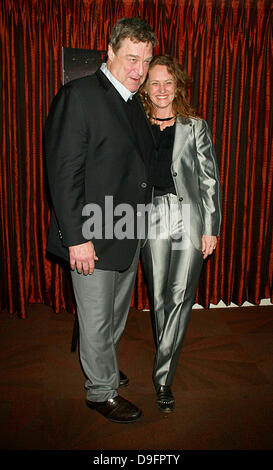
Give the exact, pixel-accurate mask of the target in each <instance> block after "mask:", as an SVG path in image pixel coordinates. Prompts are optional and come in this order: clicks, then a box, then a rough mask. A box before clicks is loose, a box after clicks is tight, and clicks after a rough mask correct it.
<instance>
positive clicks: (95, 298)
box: [71, 245, 140, 401]
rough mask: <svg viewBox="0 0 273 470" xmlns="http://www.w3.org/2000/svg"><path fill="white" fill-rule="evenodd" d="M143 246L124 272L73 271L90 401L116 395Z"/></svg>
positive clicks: (81, 345)
mask: <svg viewBox="0 0 273 470" xmlns="http://www.w3.org/2000/svg"><path fill="white" fill-rule="evenodd" d="M139 250H140V246H139V245H138V248H137V250H136V253H135V256H134V259H133V262H132V264H131V266H130V267H129V268H128V269H127V270H126V271H122V272H118V271H104V270H101V269H95V270H94V273H93V274H91V275H88V276H85V275H83V274H79V273H78V272H77V271H76V270H75V271H71V275H72V282H73V289H74V294H75V298H76V303H77V314H78V319H79V330H80V340H79V354H80V360H81V364H82V367H83V370H84V372H85V374H86V377H87V381H86V384H85V388H86V389H87V399H88V400H91V401H106V400H109V399H110V398H113V397H115V396H116V395H117V388H118V386H119V379H120V378H119V367H118V362H117V356H116V346H117V344H118V342H119V339H120V337H121V334H122V332H123V330H124V328H125V324H126V320H127V316H128V312H129V308H130V303H131V299H132V293H133V288H134V283H135V278H136V273H137V267H138V260H139Z"/></svg>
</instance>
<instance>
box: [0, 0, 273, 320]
mask: <svg viewBox="0 0 273 470" xmlns="http://www.w3.org/2000/svg"><path fill="white" fill-rule="evenodd" d="M124 16H140V17H142V18H144V19H146V20H147V21H148V22H149V23H150V24H151V26H152V27H153V29H154V30H155V32H156V33H157V35H158V38H159V46H158V47H157V50H156V51H155V52H166V53H170V54H172V55H174V56H176V57H177V58H178V59H179V60H180V62H181V63H182V64H183V65H184V66H185V68H186V69H187V70H188V73H189V75H190V76H191V77H192V86H191V89H190V98H191V102H192V103H193V104H194V105H195V106H196V108H197V110H198V112H199V113H200V114H201V115H202V116H203V117H204V118H205V119H206V120H207V121H208V122H209V125H210V127H211V129H212V133H213V138H214V143H215V147H216V152H217V157H218V162H219V167H220V174H221V185H222V200H223V201H222V205H223V223H222V230H221V235H220V239H219V244H218V247H217V251H216V252H215V254H214V255H213V256H212V257H211V258H210V259H209V260H208V261H207V262H205V265H204V269H203V272H202V275H201V279H200V283H199V288H198V292H197V296H196V302H198V303H199V304H201V305H202V306H204V307H208V306H209V304H210V302H212V303H214V304H217V303H218V302H219V301H220V300H223V301H224V302H225V303H226V304H229V303H230V302H234V303H236V304H238V305H241V304H242V303H243V302H244V301H246V300H247V301H249V302H252V303H254V304H258V303H259V302H260V300H261V299H262V298H270V299H271V301H273V298H272V267H273V254H272V251H273V250H272V194H273V189H272V173H273V162H272V120H273V117H272V97H273V76H272V51H273V43H272V27H273V26H272V25H273V7H272V2H271V1H270V0H245V1H243V0H230V1H229V0H165V1H162V0H135V1H133V0H131V1H130V0H123V1H122V0H117V1H111V0H108V1H107V0H70V1H67V0H43V1H42V2H41V1H40V0H20V1H16V0H2V2H1V6H0V33H1V58H0V64H1V78H2V87H1V93H0V100H1V109H2V114H1V131H0V132H1V159H0V165H1V167H0V170H1V188H0V204H1V205H0V211H1V213H0V217H1V219H0V220H1V222H0V223H1V226H0V237H1V259H0V263H1V265H0V272H1V273H0V276H1V278H0V279H1V297H0V302H1V304H0V307H1V310H4V309H7V310H8V312H9V313H11V314H12V313H14V312H17V313H18V315H19V316H20V317H21V318H25V317H26V316H27V311H28V306H29V305H30V304H31V303H45V304H47V305H50V306H52V307H53V309H54V311H55V312H60V311H61V310H62V309H66V310H68V311H73V312H74V299H73V294H72V290H71V285H70V277H69V272H68V271H67V270H66V269H65V268H63V267H61V266H59V265H58V264H56V263H55V262H53V261H52V260H50V259H48V258H47V257H46V254H45V247H46V237H47V230H48V226H49V204H48V199H47V186H46V181H45V171H44V158H43V127H44V122H45V118H46V115H47V113H48V110H49V105H50V102H51V100H52V98H53V96H54V95H55V94H56V92H57V90H58V88H59V87H60V86H61V80H62V63H61V58H62V54H61V48H62V46H64V47H75V48H84V49H99V50H105V49H106V48H107V43H108V39H109V34H110V31H111V29H112V27H113V25H114V23H115V22H116V21H117V20H118V19H119V18H121V17H124ZM270 67H271V68H270ZM132 305H134V306H136V307H137V308H139V309H142V308H145V307H146V308H147V307H148V302H147V294H146V288H145V285H144V282H143V278H142V273H141V270H140V268H139V272H138V277H137V283H136V287H135V290H134V296H133V299H132Z"/></svg>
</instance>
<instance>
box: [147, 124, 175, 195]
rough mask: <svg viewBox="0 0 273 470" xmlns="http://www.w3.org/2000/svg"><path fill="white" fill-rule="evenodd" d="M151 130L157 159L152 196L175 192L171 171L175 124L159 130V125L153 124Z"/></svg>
mask: <svg viewBox="0 0 273 470" xmlns="http://www.w3.org/2000/svg"><path fill="white" fill-rule="evenodd" d="M152 130H153V134H154V137H155V141H156V147H157V161H156V165H155V171H154V178H153V183H154V196H162V195H163V194H167V193H173V194H176V190H175V186H174V182H173V178H172V173H171V164H172V153H173V143H174V131H175V125H173V126H168V127H165V129H163V130H162V131H161V130H160V126H158V125H156V124H153V125H152Z"/></svg>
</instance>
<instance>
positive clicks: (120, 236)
mask: <svg viewBox="0 0 273 470" xmlns="http://www.w3.org/2000/svg"><path fill="white" fill-rule="evenodd" d="M156 42H157V40H156V36H155V34H154V33H153V31H152V30H151V27H150V26H149V25H148V24H147V23H146V22H145V21H143V20H141V19H140V18H123V19H121V20H119V21H118V22H117V23H116V25H115V26H114V28H113V30H112V34H111V38H110V43H109V45H108V59H107V63H106V64H105V63H104V64H102V66H101V68H100V69H99V70H97V71H96V73H95V74H93V75H90V76H88V77H84V78H80V79H77V80H73V81H71V82H69V83H67V84H66V85H65V86H63V87H62V88H61V89H60V91H59V92H58V94H57V96H56V97H55V99H54V101H53V103H52V105H51V108H50V112H49V116H48V118H47V122H46V126H45V150H46V161H47V170H48V180H49V187H50V192H51V197H52V202H53V210H52V216H51V223H50V229H49V235H48V244H47V249H48V251H49V252H51V253H53V254H55V255H57V256H59V257H60V258H62V259H65V260H67V261H68V262H69V263H70V267H71V274H72V282H73V289H74V294H75V298H76V302H77V314H78V319H79V326H80V342H79V344H80V360H81V363H82V366H83V369H84V372H85V374H86V376H87V381H86V384H85V388H86V389H87V402H86V403H87V405H88V406H89V407H90V408H92V409H95V410H97V411H99V412H100V413H101V414H102V415H103V416H105V417H106V418H107V419H109V420H111V421H114V422H119V423H130V422H134V421H137V420H138V419H140V417H141V415H142V411H141V410H140V409H139V408H138V407H136V406H135V405H133V404H132V403H130V402H129V401H128V400H125V399H124V398H123V397H121V396H120V395H119V394H118V392H117V389H118V388H119V387H120V386H125V385H127V384H128V378H127V377H126V376H125V374H123V373H121V371H119V368H118V363H117V356H116V346H117V344H118V341H119V339H120V337H121V334H122V332H123V330H124V327H125V323H126V319H127V315H128V311H129V307H130V301H131V297H132V292H133V287H134V282H135V277H136V272H137V266H138V259H139V250H140V240H139V237H138V236H137V233H136V232H138V233H139V227H138V220H139V215H140V212H139V210H138V207H139V204H140V205H146V204H148V203H150V202H151V194H152V184H151V168H152V165H153V160H154V151H155V149H154V141H153V138H152V134H151V131H150V128H149V124H148V121H147V119H146V116H145V113H144V110H143V108H142V105H141V103H140V101H139V99H138V97H137V95H136V92H137V90H138V88H139V86H140V85H141V84H142V83H143V82H144V80H145V78H146V75H147V71H148V67H149V62H150V60H151V59H152V53H153V47H154V46H155V44H156ZM124 212H125V215H126V217H124ZM91 215H92V217H90V216H91ZM122 216H123V217H122ZM124 228H125V230H124Z"/></svg>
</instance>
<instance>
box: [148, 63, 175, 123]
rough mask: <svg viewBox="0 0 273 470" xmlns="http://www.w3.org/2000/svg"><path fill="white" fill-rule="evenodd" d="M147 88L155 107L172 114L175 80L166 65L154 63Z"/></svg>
mask: <svg viewBox="0 0 273 470" xmlns="http://www.w3.org/2000/svg"><path fill="white" fill-rule="evenodd" d="M146 89H147V92H148V95H149V97H150V99H151V101H152V103H153V105H154V107H155V108H156V109H157V110H158V111H159V110H162V111H163V109H164V110H165V112H166V113H167V112H169V113H170V115H171V114H172V102H173V100H174V95H175V81H174V78H173V76H172V75H171V74H170V73H169V72H168V69H167V67H166V65H154V66H153V67H152V68H151V69H150V70H149V77H148V80H147V88H146ZM164 114H165V113H164Z"/></svg>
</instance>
